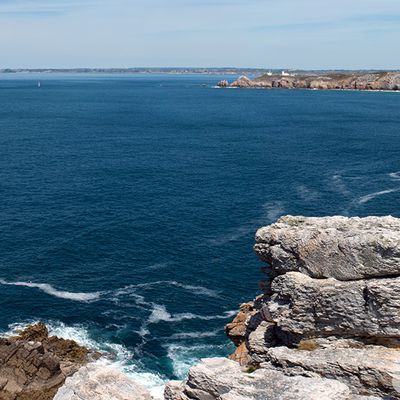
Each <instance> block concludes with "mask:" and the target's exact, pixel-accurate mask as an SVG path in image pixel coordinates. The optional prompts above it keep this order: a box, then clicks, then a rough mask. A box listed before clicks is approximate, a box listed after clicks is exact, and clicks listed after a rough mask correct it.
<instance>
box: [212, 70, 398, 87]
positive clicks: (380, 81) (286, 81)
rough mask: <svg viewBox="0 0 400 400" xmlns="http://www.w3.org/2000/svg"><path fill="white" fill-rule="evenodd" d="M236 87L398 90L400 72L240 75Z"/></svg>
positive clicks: (235, 83) (232, 85)
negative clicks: (251, 78) (252, 77)
mask: <svg viewBox="0 0 400 400" xmlns="http://www.w3.org/2000/svg"><path fill="white" fill-rule="evenodd" d="M220 86H221V87H227V86H229V87H237V88H264V89H269V88H283V89H320V90H329V89H331V90H332V89H336V90H400V72H376V73H347V74H343V73H342V74H340V73H331V74H326V75H313V74H308V75H296V76H282V75H272V76H270V75H263V76H260V77H258V78H256V79H253V80H250V79H249V78H247V77H245V76H241V77H240V78H239V79H237V80H236V81H235V82H233V83H231V84H230V85H226V83H224V85H220Z"/></svg>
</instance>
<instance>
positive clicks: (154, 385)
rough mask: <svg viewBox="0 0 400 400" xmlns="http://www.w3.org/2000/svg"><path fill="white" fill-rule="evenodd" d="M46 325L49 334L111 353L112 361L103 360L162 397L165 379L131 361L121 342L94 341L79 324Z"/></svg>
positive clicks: (129, 354) (155, 395)
mask: <svg viewBox="0 0 400 400" xmlns="http://www.w3.org/2000/svg"><path fill="white" fill-rule="evenodd" d="M46 325H47V326H48V328H49V333H50V334H51V335H55V336H58V337H60V338H64V339H71V340H74V341H76V342H77V343H79V344H80V345H82V346H85V347H88V348H91V349H95V350H98V351H104V352H109V353H112V354H113V355H114V359H113V360H112V361H110V360H104V361H103V362H105V363H109V364H112V365H113V366H114V367H116V368H118V369H119V370H120V371H122V372H123V373H125V374H126V375H127V376H128V377H130V378H131V379H133V380H134V381H136V382H138V383H140V384H142V385H143V386H145V387H147V388H148V389H149V390H150V392H151V394H152V396H153V398H154V399H162V398H163V396H162V393H163V391H164V386H165V379H163V378H162V377H161V376H160V375H158V374H156V373H152V372H149V371H145V370H143V369H142V368H140V367H139V366H138V365H136V364H134V363H132V360H134V359H135V357H134V354H133V352H132V351H130V350H129V349H127V348H126V347H125V346H123V345H122V344H118V343H110V342H100V341H96V340H94V339H93V338H92V337H91V336H90V334H89V333H88V331H87V329H86V328H85V327H84V326H81V325H74V326H67V325H65V324H63V323H61V322H49V323H47V324H46ZM25 326H26V325H25ZM19 328H21V326H19Z"/></svg>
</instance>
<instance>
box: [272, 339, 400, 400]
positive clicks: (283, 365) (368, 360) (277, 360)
mask: <svg viewBox="0 0 400 400" xmlns="http://www.w3.org/2000/svg"><path fill="white" fill-rule="evenodd" d="M267 359H268V361H270V363H271V364H272V365H273V366H274V367H275V368H276V369H278V370H279V371H282V372H284V373H285V374H287V375H302V376H315V374H317V375H318V376H324V377H330V378H334V379H337V380H338V381H341V382H342V383H345V384H347V385H348V386H349V387H351V388H352V390H353V391H354V390H357V391H358V392H359V393H363V392H365V393H369V394H375V395H379V396H387V395H390V396H393V397H396V396H399V394H400V393H399V392H398V389H399V387H398V383H399V382H400V381H399V379H400V350H399V349H391V348H386V347H383V346H362V345H361V344H360V345H359V347H358V348H352V347H346V346H343V345H340V344H339V345H337V344H335V343H333V344H331V345H330V346H328V347H325V348H316V349H314V350H312V351H307V350H306V351H304V350H303V351H302V350H297V349H289V348H287V347H272V348H270V349H268V356H267Z"/></svg>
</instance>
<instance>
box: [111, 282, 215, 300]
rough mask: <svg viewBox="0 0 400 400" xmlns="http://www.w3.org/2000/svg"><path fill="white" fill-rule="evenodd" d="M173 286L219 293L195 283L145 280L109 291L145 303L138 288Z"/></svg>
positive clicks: (211, 295) (213, 294)
mask: <svg viewBox="0 0 400 400" xmlns="http://www.w3.org/2000/svg"><path fill="white" fill-rule="evenodd" d="M160 285H165V286H175V287H178V288H181V289H184V290H187V291H190V292H193V291H195V292H196V293H197V294H204V295H205V296H209V297H218V296H219V293H218V292H217V291H216V290H213V289H208V288H206V287H204V286H197V285H186V284H183V283H180V282H176V281H154V282H146V283H137V284H133V285H128V286H125V287H123V288H120V289H117V290H115V291H111V292H109V294H111V295H112V297H113V298H114V299H116V298H119V297H122V296H132V297H135V298H136V300H137V304H140V305H145V304H147V302H146V301H145V299H144V297H143V296H142V295H139V294H137V293H136V292H137V290H138V289H148V288H151V287H153V286H160Z"/></svg>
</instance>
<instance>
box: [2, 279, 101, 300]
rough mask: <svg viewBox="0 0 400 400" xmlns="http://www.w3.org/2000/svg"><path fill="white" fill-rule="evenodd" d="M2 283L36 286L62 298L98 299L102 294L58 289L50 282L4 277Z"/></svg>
mask: <svg viewBox="0 0 400 400" xmlns="http://www.w3.org/2000/svg"><path fill="white" fill-rule="evenodd" d="M0 284H2V285H10V286H25V287H29V288H35V289H39V290H41V291H42V292H44V293H46V294H48V295H50V296H54V297H58V298H60V299H67V300H73V301H82V302H87V301H93V300H97V299H99V297H100V295H101V292H91V293H79V292H67V291H64V290H58V289H56V288H55V287H53V286H51V285H49V284H48V283H33V282H8V281H5V280H4V279H0Z"/></svg>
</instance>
